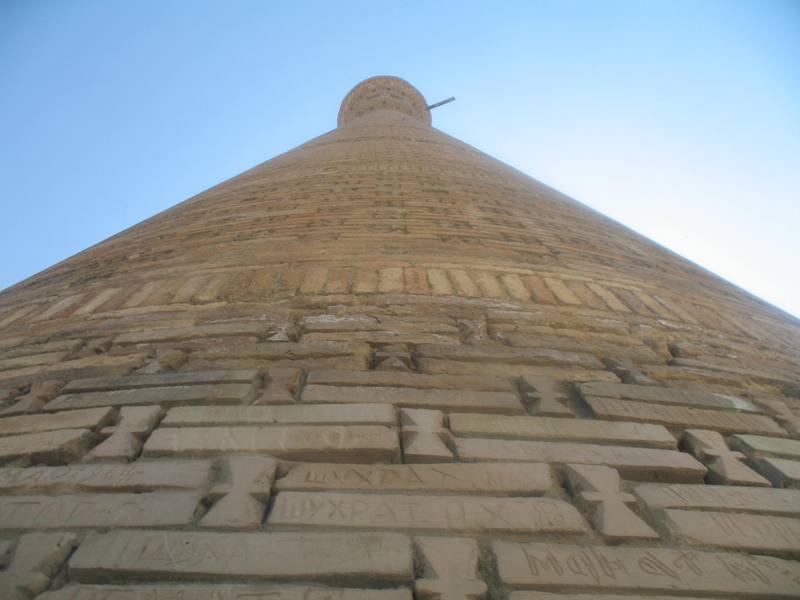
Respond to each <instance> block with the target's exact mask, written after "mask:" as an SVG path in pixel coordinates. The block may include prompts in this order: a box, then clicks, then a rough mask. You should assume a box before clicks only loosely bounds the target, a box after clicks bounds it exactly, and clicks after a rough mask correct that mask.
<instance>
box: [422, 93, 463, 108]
mask: <svg viewBox="0 0 800 600" xmlns="http://www.w3.org/2000/svg"><path fill="white" fill-rule="evenodd" d="M455 99H456V97H455V96H450V97H449V98H448V99H447V100H442V101H441V102H437V103H436V104H431V105H430V106H429V107H428V110H433V109H434V108H436V107H437V106H441V105H442V104H447V103H449V102H453V101H454V100H455Z"/></svg>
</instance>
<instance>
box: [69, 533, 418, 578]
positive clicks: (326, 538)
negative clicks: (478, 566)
mask: <svg viewBox="0 0 800 600" xmlns="http://www.w3.org/2000/svg"><path fill="white" fill-rule="evenodd" d="M69 570H70V578H71V580H72V581H75V582H82V583H92V582H96V581H99V580H112V581H117V582H127V581H148V582H155V581H197V580H204V581H229V580H231V579H236V580H239V581H258V580H260V581H270V582H272V581H327V582H354V583H355V582H358V583H359V584H364V583H371V582H376V583H380V584H388V583H395V582H397V583H401V582H406V583H408V582H410V581H411V580H412V578H413V565H412V552H411V540H409V539H408V538H407V537H406V536H404V535H402V534H399V533H385V532H361V533H341V532H339V533H312V532H308V533H299V532H287V533H279V532H275V533H199V532H192V531H139V530H117V531H111V532H109V533H92V534H90V535H89V536H88V537H87V538H86V540H84V542H83V543H82V544H81V545H80V547H79V548H78V550H77V552H75V554H73V555H72V558H71V559H70V561H69Z"/></svg>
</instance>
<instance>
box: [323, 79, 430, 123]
mask: <svg viewBox="0 0 800 600" xmlns="http://www.w3.org/2000/svg"><path fill="white" fill-rule="evenodd" d="M375 110H393V111H397V112H400V113H403V114H404V115H408V116H409V117H412V118H414V119H417V120H419V121H421V122H423V123H425V124H426V125H428V126H430V124H431V113H430V111H429V110H428V103H427V101H426V100H425V97H424V96H423V95H422V94H421V93H420V92H419V90H418V89H417V88H415V87H414V86H413V85H411V84H410V83H408V82H407V81H406V80H404V79H400V78H399V77H390V76H385V75H380V76H378V77H370V78H369V79H365V80H364V81H362V82H361V83H359V84H358V85H357V86H355V87H354V88H353V89H352V90H350V92H349V93H348V94H347V96H345V97H344V100H342V106H341V107H340V108H339V118H338V120H337V125H338V126H339V127H342V126H343V125H346V124H348V123H350V122H351V121H354V120H355V119H358V118H360V117H363V116H364V115H366V114H367V113H371V112H372V111H375Z"/></svg>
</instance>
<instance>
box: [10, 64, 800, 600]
mask: <svg viewBox="0 0 800 600" xmlns="http://www.w3.org/2000/svg"><path fill="white" fill-rule="evenodd" d="M426 106H427V103H426V102H425V99H424V98H423V97H422V96H421V94H419V92H418V91H417V90H415V89H414V88H413V87H412V86H410V85H409V84H408V83H406V82H404V81H402V80H399V79H396V78H390V77H379V78H373V79H372V80H367V81H366V82H362V83H361V84H359V85H358V86H356V88H354V89H353V91H351V92H350V94H348V96H347V97H346V99H345V100H344V101H343V103H342V108H341V112H340V115H339V127H338V128H337V129H335V130H333V131H331V132H329V133H327V134H325V135H323V136H321V137H319V138H316V139H314V140H311V141H310V142H308V143H306V144H304V145H302V146H300V147H298V148H296V149H294V150H292V151H290V152H288V153H286V154H284V155H281V156H279V157H277V158H274V159H272V160H270V161H268V162H266V163H264V164H262V165H259V166H257V167H255V168H254V169H251V170H250V171H247V172H245V173H243V174H242V175H239V176H238V177H235V178H233V179H231V180H229V181H227V182H224V183H222V184H220V185H219V186H216V187H214V188H212V189H210V190H208V191H206V192H204V193H202V194H200V195H198V196H196V197H194V198H191V199H189V200H187V201H186V202H184V203H182V204H179V205H177V206H175V207H174V208H172V209H170V210H168V211H166V212H164V213H161V214H160V215H156V216H155V217H153V218H151V219H149V220H147V221H145V222H144V223H141V224H140V225H137V226H136V227H133V228H131V229H129V230H127V231H124V232H122V233H120V234H119V235H117V236H115V237H113V238H111V239H109V240H106V241H105V242H103V243H101V244H98V245H97V246H94V247H92V248H90V249H88V250H86V251H84V252H82V253H80V254H78V255H76V256H74V257H72V258H70V259H68V260H66V261H64V262H62V263H60V264H58V265H56V266H54V267H52V268H50V269H48V270H46V271H44V272H42V273H40V274H38V275H36V276H34V277H32V278H30V279H29V280H26V281H24V282H22V283H20V284H18V285H16V286H14V287H12V288H10V289H8V290H6V291H5V292H3V293H2V294H0V597H2V598H4V599H5V598H9V599H22V598H24V599H29V598H37V599H39V598H41V599H43V600H145V599H146V600H184V599H189V598H191V599H199V600H245V599H247V600H250V599H255V598H259V599H262V598H279V599H285V600H301V599H303V600H311V599H315V600H319V599H323V598H324V599H331V598H336V599H342V600H344V599H351V598H352V599H354V600H373V599H377V600H412V599H416V600H429V599H435V598H440V599H442V600H464V599H470V600H507V599H508V600H567V599H578V600H588V599H589V598H593V599H594V598H597V599H599V600H618V599H620V598H649V599H660V600H667V599H668V598H676V597H680V598H692V597H694V598H700V597H702V598H718V599H720V600H721V599H723V598H733V597H736V598H746V599H761V598H797V597H800V562H798V560H800V323H798V322H797V321H796V320H795V319H793V318H791V317H789V316H787V315H785V314H783V313H781V312H780V311H778V310H776V309H774V308H772V307H770V306H768V305H767V304H765V303H763V302H761V301H759V300H757V299H755V298H753V297H751V296H749V295H747V294H746V293H744V292H742V291H741V290H738V289H737V288H735V287H733V286H731V285H730V284H728V283H726V282H724V281H722V280H720V279H718V278H716V277H714V276H712V275H710V274H709V273H707V272H705V271H703V270H702V269H700V268H698V267H696V266H694V265H692V264H691V263H689V262H687V261H685V260H683V259H681V258H680V257H677V256H675V255H674V254H672V253H670V252H669V251H667V250H665V249H663V248H661V247H658V246H656V245H654V244H653V243H651V242H649V241H648V240H646V239H644V238H642V237H640V236H638V235H637V234H635V233H633V232H631V231H630V230H627V229H626V228H624V227H622V226H620V225H618V224H616V223H615V222H613V221H611V220H609V219H606V218H605V217H603V216H601V215H599V214H597V213H595V212H593V211H591V210H589V209H587V208H586V207H584V206H582V205H580V204H578V203H577V202H575V201H573V200H571V199H569V198H567V197H565V196H563V195H561V194H559V193H558V192H556V191H554V190H552V189H550V188H548V187H546V186H544V185H542V184H540V183H538V182H536V181H534V180H532V179H530V178H528V177H527V176H525V175H523V174H521V173H519V172H517V171H515V170H513V169H511V168H509V167H508V166H505V165H503V164H501V163H499V162H497V161H495V160H494V159H492V158H490V157H487V156H486V155H484V154H481V153H480V152H478V151H477V150H475V149H474V148H471V147H469V146H467V145H465V144H463V143H461V142H459V141H458V140H455V139H453V138H451V137H449V136H447V135H445V134H443V133H442V132H440V131H438V130H436V129H433V128H432V127H431V126H430V113H429V112H428V111H427V109H426Z"/></svg>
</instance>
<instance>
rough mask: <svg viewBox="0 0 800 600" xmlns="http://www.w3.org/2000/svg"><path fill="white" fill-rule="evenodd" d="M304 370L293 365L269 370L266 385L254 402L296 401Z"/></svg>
mask: <svg viewBox="0 0 800 600" xmlns="http://www.w3.org/2000/svg"><path fill="white" fill-rule="evenodd" d="M302 376H303V372H302V371H301V370H300V369H295V368H291V367H288V368H287V367H284V368H274V369H269V370H268V371H267V375H266V377H265V379H266V385H265V386H264V390H263V391H262V392H261V395H260V396H259V397H258V398H257V399H256V400H255V402H253V404H289V403H292V402H294V398H295V394H296V393H297V389H298V388H299V387H300V380H301V379H302Z"/></svg>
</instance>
